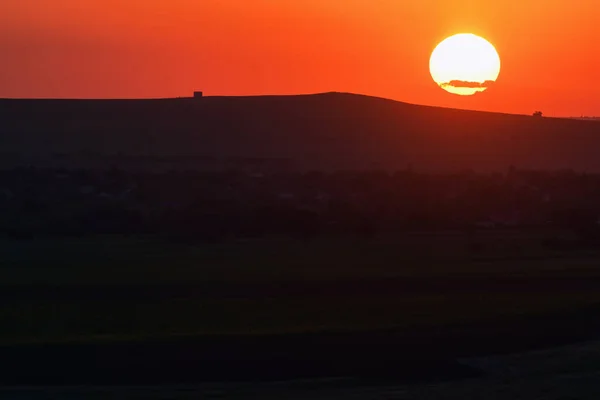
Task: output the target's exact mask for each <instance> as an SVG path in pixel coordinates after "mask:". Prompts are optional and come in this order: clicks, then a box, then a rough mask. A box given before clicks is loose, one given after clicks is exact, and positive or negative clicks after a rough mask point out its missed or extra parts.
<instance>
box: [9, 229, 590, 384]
mask: <svg viewBox="0 0 600 400" xmlns="http://www.w3.org/2000/svg"><path fill="white" fill-rule="evenodd" d="M476 235H477V237H478V240H479V241H480V243H482V244H483V245H484V248H485V246H486V245H488V246H489V245H491V244H492V243H495V242H497V241H498V240H499V237H503V238H504V240H510V241H512V242H513V243H517V242H518V243H521V244H522V246H523V247H522V248H521V250H520V255H518V256H517V255H512V256H511V255H507V253H506V251H502V252H500V253H494V250H493V248H492V247H487V248H488V250H484V251H483V253H477V254H475V255H473V254H471V253H470V251H469V246H468V241H467V238H466V237H464V236H463V235H460V234H456V233H454V234H451V233H447V234H438V235H423V234H420V235H405V236H398V237H393V238H391V237H390V238H379V239H372V240H370V241H366V242H365V241H363V240H357V239H352V238H345V239H342V238H337V239H335V238H329V239H326V238H319V239H315V240H311V241H298V240H293V239H285V238H270V239H256V240H253V241H229V242H222V243H217V244H215V243H212V244H210V245H199V244H197V245H189V244H185V245H182V244H173V243H168V242H167V243H165V242H162V241H161V240H160V239H157V238H153V237H145V238H144V237H138V238H127V237H115V236H108V237H95V238H88V239H52V240H50V239H43V240H32V241H24V242H5V243H4V244H3V245H2V246H1V250H2V253H3V259H4V260H5V262H6V264H4V266H3V268H2V271H1V272H2V275H3V276H2V281H3V282H4V286H3V288H2V291H1V292H0V300H1V304H2V306H1V313H0V322H1V325H2V331H1V333H0V340H1V341H2V346H1V347H0V364H1V366H2V369H3V371H4V372H3V374H2V376H1V378H0V383H2V384H4V385H11V386H13V385H80V384H86V385H156V384H173V385H176V384H180V385H181V384H183V385H185V384H188V385H189V384H197V383H201V382H223V381H227V382H273V381H282V380H296V379H322V378H353V379H354V380H355V381H357V382H362V383H361V384H369V385H370V384H375V383H377V384H382V383H402V382H417V381H431V380H447V379H457V378H461V379H464V378H472V377H480V376H482V374H484V372H483V371H481V370H480V369H479V368H477V367H473V366H468V365H465V364H460V363H458V362H457V359H458V358H460V357H472V356H482V355H490V354H502V353H507V352H516V351H527V350H532V349H537V348H546V347H552V346H557V345H561V344H566V343H570V342H576V341H582V340H588V339H593V338H597V337H598V336H599V335H600V322H599V320H598V319H597V315H598V312H599V311H600V270H599V269H598V267H597V266H598V257H599V256H598V254H596V253H595V251H594V250H586V251H576V252H573V251H570V252H567V253H561V252H554V253H553V252H550V251H549V250H547V249H544V248H543V247H538V248H536V247H535V246H533V245H532V244H531V243H536V234H535V233H528V234H527V235H525V234H523V233H514V232H513V233H510V232H495V233H490V232H487V233H484V232H480V233H477V234H476ZM469 240H471V239H469ZM461 244H462V246H463V247H462V249H463V250H461V247H460V246H461ZM74 260H76V261H77V262H74ZM24 265H27V266H28V268H23V266H24ZM11 266H12V267H11ZM84 266H85V268H84Z"/></svg>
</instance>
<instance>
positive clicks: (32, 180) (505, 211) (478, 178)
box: [0, 168, 600, 251]
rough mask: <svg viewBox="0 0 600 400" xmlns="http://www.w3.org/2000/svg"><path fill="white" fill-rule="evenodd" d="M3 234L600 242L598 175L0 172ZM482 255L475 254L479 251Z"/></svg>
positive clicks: (0, 226) (512, 171)
mask: <svg viewBox="0 0 600 400" xmlns="http://www.w3.org/2000/svg"><path fill="white" fill-rule="evenodd" d="M0 179H1V182H2V186H1V187H0V202H1V203H2V213H1V214H0V229H1V231H2V232H3V233H4V234H5V235H6V236H7V237H8V238H12V239H17V240H26V239H29V238H32V237H34V236H82V235H96V234H111V233H112V234H161V235H165V236H166V237H168V238H171V239H172V240H175V241H182V242H205V241H206V242H211V241H212V242H214V241H217V240H221V239H225V238H252V237H265V236H274V235H283V236H290V237H295V238H299V239H302V240H310V239H311V238H314V237H317V236H319V235H321V236H335V235H346V236H347V235H354V236H358V237H361V238H365V239H368V238H372V237H375V236H377V235H386V234H394V233H401V232H410V231H427V232H436V231H438V232H439V231H448V230H451V231H460V232H464V233H468V232H469V231H472V230H493V229H518V230H527V229H558V230H563V231H564V230H569V231H571V232H573V233H575V234H576V235H577V236H578V237H579V238H580V240H581V244H586V245H596V243H600V229H599V225H598V221H599V220H600V175H591V174H576V173H573V172H569V171H564V172H556V173H549V172H536V171H517V170H515V169H514V168H511V169H510V170H509V171H507V172H506V173H504V174H475V173H472V172H464V173H457V174H446V175H435V174H421V173H418V172H414V171H411V170H404V171H398V172H396V173H387V172H384V171H365V172H344V171H339V172H334V173H324V172H317V171H315V172H310V173H291V172H290V173H271V174H268V173H250V172H242V171H237V172H236V171H229V172H192V171H188V172H167V173H149V172H125V171H122V170H109V171H93V170H74V171H66V170H54V169H44V170H42V169H33V168H29V169H15V170H10V171H3V172H1V173H0ZM480 250H481V249H479V247H478V249H477V251H480Z"/></svg>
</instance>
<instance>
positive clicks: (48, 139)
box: [0, 93, 600, 171]
mask: <svg viewBox="0 0 600 400" xmlns="http://www.w3.org/2000/svg"><path fill="white" fill-rule="evenodd" d="M598 148H600V124H598V123H597V122H594V121H581V120H573V119H558V118H532V117H531V116H524V115H509V114H499V113H487V112H475V111H465V110H456V109H446V108H437V107H429V106H419V105H412V104H406V103H402V102H397V101H392V100H386V99H381V98H374V97H368V96H362V95H353V94H343V93H326V94H316V95H298V96H253V97H205V98H203V99H187V98H186V99H158V100H30V99H4V100H0V154H1V155H0V157H1V159H0V164H1V165H2V166H4V167H9V166H13V165H21V164H23V163H25V164H28V165H38V164H39V165H47V164H49V163H50V164H55V163H58V164H60V163H69V162H70V163H71V164H78V163H79V164H81V165H86V166H89V165H91V164H92V163H93V162H95V163H96V164H97V165H104V164H107V163H108V164H111V165H114V164H117V165H118V164H122V165H125V166H127V165H135V164H136V163H142V161H143V162H146V163H147V164H148V163H150V164H151V163H155V162H156V163H167V164H168V165H171V166H177V165H183V166H184V167H186V168H189V167H193V168H203V166H208V165H213V166H214V165H215V163H216V164H218V163H219V162H225V161H223V160H254V161H255V162H260V160H279V161H280V162H281V163H280V164H277V165H284V164H285V165H287V166H288V167H291V168H298V169H302V170H310V169H366V168H381V169H390V170H393V169H404V168H406V167H407V166H408V165H411V166H412V167H413V168H415V169H418V170H423V171H453V170H460V169H473V170H477V171H490V170H505V169H506V168H507V167H509V166H511V165H513V166H516V167H519V168H534V169H544V170H547V169H573V170H579V171H600V158H599V157H598V156H597V152H598V150H597V149H598ZM136 160H137V161H136ZM128 163H129V164H128ZM169 163H170V164H169ZM219 165H223V164H219Z"/></svg>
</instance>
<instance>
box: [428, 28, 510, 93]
mask: <svg viewBox="0 0 600 400" xmlns="http://www.w3.org/2000/svg"><path fill="white" fill-rule="evenodd" d="M429 71H430V72H431V77H432V78H433V80H434V81H435V82H436V83H437V84H438V85H439V86H440V87H441V88H442V89H444V90H446V91H448V92H450V93H454V94H458V95H473V94H475V93H478V92H483V91H485V90H486V89H487V88H488V87H489V86H491V84H493V83H494V82H495V81H496V79H498V75H499V74H500V56H499V55H498V52H497V51H496V49H495V48H494V46H493V45H492V44H491V43H490V42H488V41H487V40H485V39H484V38H482V37H480V36H477V35H473V34H471V33H459V34H457V35H454V36H450V37H449V38H447V39H445V40H443V41H442V42H441V43H440V44H438V45H437V47H436V48H435V49H434V50H433V53H432V54H431V58H430V60H429Z"/></svg>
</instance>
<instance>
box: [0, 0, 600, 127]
mask: <svg viewBox="0 0 600 400" xmlns="http://www.w3.org/2000/svg"><path fill="white" fill-rule="evenodd" d="M459 32H472V33H475V34H479V35H481V36H484V37H486V38H487V39H488V40H490V41H491V42H492V43H493V44H494V45H495V46H496V48H497V50H498V52H499V53H500V57H501V60H502V70H501V72H500V77H499V79H498V82H497V84H496V85H494V87H493V88H491V89H489V90H488V91H487V92H485V93H483V94H479V95H476V96H473V97H471V98H460V97H457V96H454V95H450V94H448V93H446V92H445V91H443V90H442V89H440V88H438V87H437V86H436V85H435V83H434V82H433V81H432V79H431V77H430V75H429V67H428V65H429V56H430V54H431V51H432V50H433V48H434V47H435V46H436V45H437V43H438V42H439V41H441V40H443V39H444V38H445V37H447V36H449V35H452V34H455V33H459ZM599 45H600V2H598V1H597V0H575V1H570V2H568V1H563V0H527V1H523V0H503V1H497V2H488V1H477V0H251V1H250V0H169V1H165V0H1V1H0V54H2V66H1V69H0V97H102V98H105V97H119V98H121V97H173V96H186V95H189V94H190V93H191V92H192V91H193V90H194V89H198V90H203V91H204V92H206V94H208V95H247V94H279V93H284V94H288V93H311V92H323V91H344V92H357V93H364V94H370V95H375V96H383V97H388V98H393V99H397V100H401V101H407V102H412V103H419V104H428V105H442V106H450V107H458V108H472V109H479V110H493V111H501V112H511V113H513V112H514V113H527V114H529V113H531V112H533V111H534V110H538V109H540V110H542V111H544V112H545V113H546V114H551V115H574V116H579V115H582V114H585V115H600V81H599V80H598V79H597V75H598V73H599V72H598V71H600V51H598V46H599Z"/></svg>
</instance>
